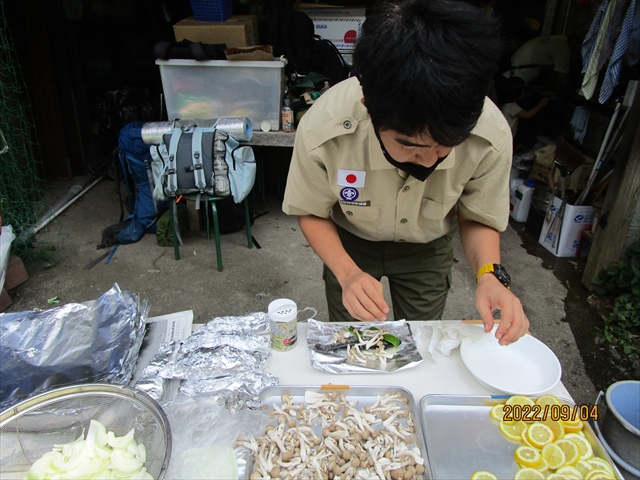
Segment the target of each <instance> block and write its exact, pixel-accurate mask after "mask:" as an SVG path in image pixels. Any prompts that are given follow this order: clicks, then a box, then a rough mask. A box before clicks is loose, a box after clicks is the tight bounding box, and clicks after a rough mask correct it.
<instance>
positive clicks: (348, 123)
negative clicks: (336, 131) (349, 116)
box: [342, 120, 351, 130]
mask: <svg viewBox="0 0 640 480" xmlns="http://www.w3.org/2000/svg"><path fill="white" fill-rule="evenodd" d="M342 126H343V127H344V128H346V129H347V130H349V129H350V128H351V122H350V121H349V120H345V121H344V122H343V123H342Z"/></svg>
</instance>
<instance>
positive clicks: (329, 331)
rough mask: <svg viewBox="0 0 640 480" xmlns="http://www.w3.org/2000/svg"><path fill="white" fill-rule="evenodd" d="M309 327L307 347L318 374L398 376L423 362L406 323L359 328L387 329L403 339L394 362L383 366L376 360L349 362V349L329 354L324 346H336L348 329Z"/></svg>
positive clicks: (323, 325) (312, 322)
mask: <svg viewBox="0 0 640 480" xmlns="http://www.w3.org/2000/svg"><path fill="white" fill-rule="evenodd" d="M308 323H309V326H308V327H307V344H308V346H309V350H310V351H311V365H312V366H313V367H314V368H317V369H318V370H323V371H325V372H329V373H380V372H395V371H396V370H404V369H407V368H412V367H415V366H416V365H418V364H420V363H421V362H422V361H423V359H422V355H420V352H419V351H418V348H417V346H416V342H415V341H414V340H413V336H412V335H411V327H410V326H409V324H408V323H407V322H406V321H405V320H398V321H395V322H367V323H363V324H360V325H357V326H355V328H359V329H364V328H371V327H376V328H379V329H381V328H385V329H386V330H388V331H389V333H391V334H392V335H395V336H396V337H398V338H399V339H400V342H401V343H400V345H399V346H398V349H397V350H396V352H395V354H394V355H393V358H389V359H387V360H386V361H385V362H381V361H380V360H376V359H369V360H368V361H367V363H366V364H362V363H357V362H356V361H354V360H352V359H351V358H349V356H348V355H347V349H346V348H342V349H337V350H332V351H330V352H327V351H325V350H323V349H322V346H326V345H333V344H335V343H336V341H335V335H336V334H337V333H338V332H340V330H342V329H344V328H347V327H345V326H344V325H340V324H337V323H326V322H318V321H317V320H309V322H308Z"/></svg>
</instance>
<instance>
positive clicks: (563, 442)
mask: <svg viewBox="0 0 640 480" xmlns="http://www.w3.org/2000/svg"><path fill="white" fill-rule="evenodd" d="M555 444H556V445H557V446H559V447H560V448H561V449H562V451H563V452H564V456H565V461H564V464H565V465H575V464H576V463H578V460H580V448H579V447H578V445H577V444H576V443H574V442H572V441H571V440H567V439H566V438H561V439H560V440H556V442H555Z"/></svg>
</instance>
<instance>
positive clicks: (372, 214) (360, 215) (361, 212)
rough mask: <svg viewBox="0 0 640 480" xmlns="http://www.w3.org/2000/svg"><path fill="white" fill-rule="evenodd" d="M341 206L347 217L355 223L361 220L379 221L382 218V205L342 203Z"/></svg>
mask: <svg viewBox="0 0 640 480" xmlns="http://www.w3.org/2000/svg"><path fill="white" fill-rule="evenodd" d="M340 208H341V209H342V213H343V214H344V216H345V218H346V219H347V220H349V222H352V223H354V224H355V223H359V222H377V221H378V219H379V218H380V207H378V206H377V205H372V206H356V205H342V204H340Z"/></svg>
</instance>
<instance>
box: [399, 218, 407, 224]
mask: <svg viewBox="0 0 640 480" xmlns="http://www.w3.org/2000/svg"><path fill="white" fill-rule="evenodd" d="M407 222H408V220H407V219H406V218H403V219H402V220H400V223H407Z"/></svg>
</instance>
